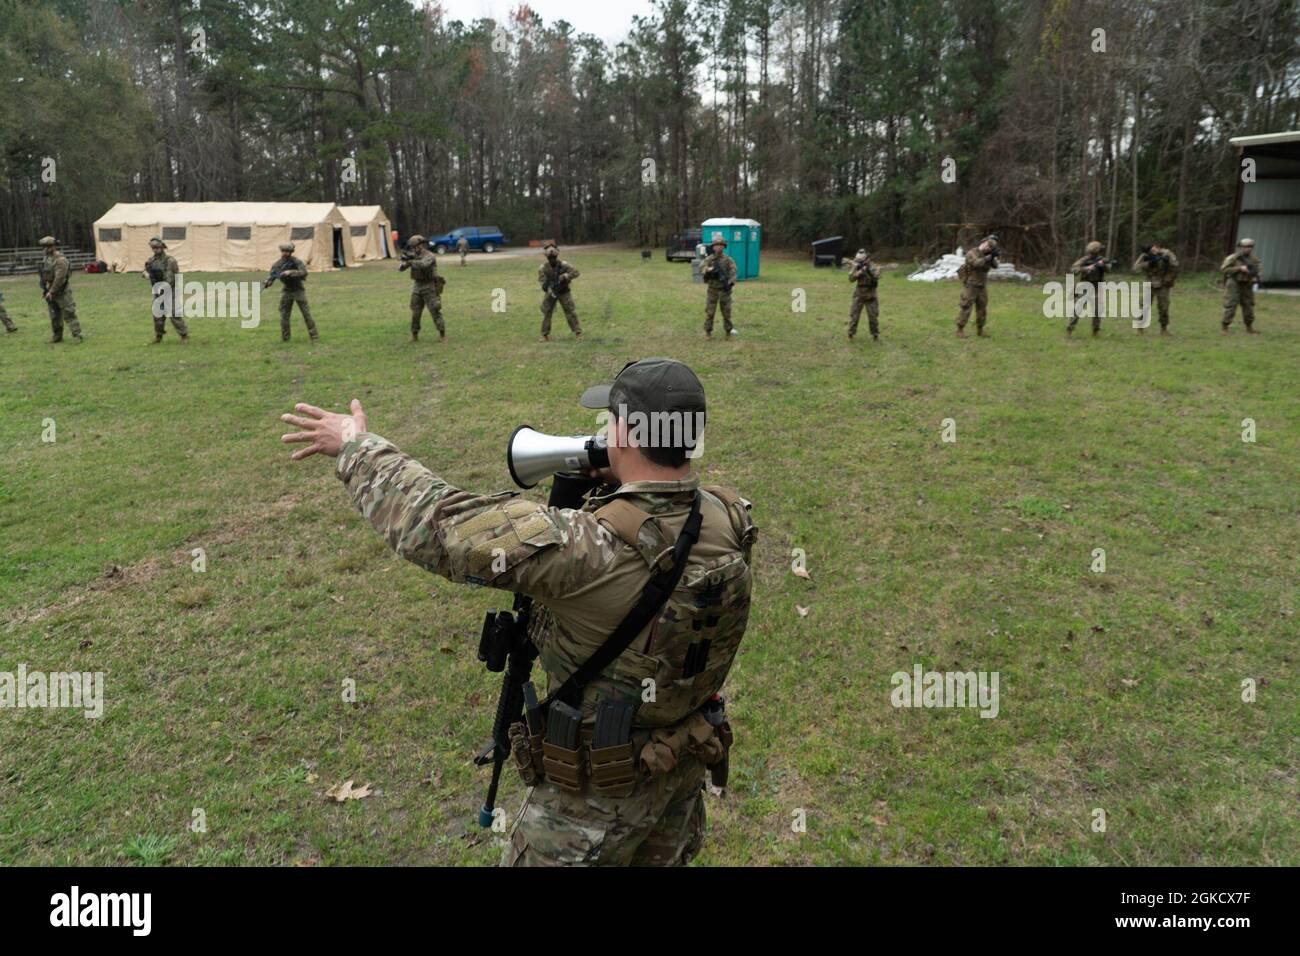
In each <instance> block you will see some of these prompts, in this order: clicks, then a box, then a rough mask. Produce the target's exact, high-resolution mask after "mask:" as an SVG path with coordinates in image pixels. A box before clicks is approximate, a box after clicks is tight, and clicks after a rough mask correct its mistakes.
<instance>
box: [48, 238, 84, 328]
mask: <svg viewBox="0 0 1300 956" xmlns="http://www.w3.org/2000/svg"><path fill="white" fill-rule="evenodd" d="M39 244H40V245H42V246H44V247H45V258H43V259H42V260H41V294H42V295H43V296H44V298H45V304H46V307H47V308H48V309H49V310H50V329H51V331H52V332H53V333H54V334H53V336H52V337H51V338H50V344H51V345H53V344H55V343H57V342H62V341H63V326H64V324H65V323H66V324H67V326H68V331H70V332H71V333H72V338H73V339H74V340H76V342H77V343H78V344H80V343H81V342H82V338H81V323H80V322H78V321H77V303H76V302H74V301H73V299H72V287H71V286H70V285H69V284H68V273H69V268H68V260H67V259H66V258H65V257H64V255H63V253H61V252H59V244H58V242H57V240H55V238H54V237H53V236H42V237H41V239H40V243H39Z"/></svg>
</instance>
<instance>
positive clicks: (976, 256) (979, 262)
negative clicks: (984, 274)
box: [966, 247, 993, 269]
mask: <svg viewBox="0 0 1300 956" xmlns="http://www.w3.org/2000/svg"><path fill="white" fill-rule="evenodd" d="M966 265H968V266H970V267H971V268H972V269H987V268H989V267H990V266H992V265H993V263H991V262H990V261H989V258H988V256H982V255H980V251H979V249H978V247H977V248H975V249H972V250H971V251H970V252H968V253H966Z"/></svg>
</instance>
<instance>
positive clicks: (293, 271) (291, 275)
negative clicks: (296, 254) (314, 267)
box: [280, 258, 307, 279]
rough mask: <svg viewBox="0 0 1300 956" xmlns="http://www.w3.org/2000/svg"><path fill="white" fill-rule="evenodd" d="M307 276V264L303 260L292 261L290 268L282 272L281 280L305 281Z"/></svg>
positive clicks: (290, 261)
mask: <svg viewBox="0 0 1300 956" xmlns="http://www.w3.org/2000/svg"><path fill="white" fill-rule="evenodd" d="M306 276H307V264H306V263H304V262H303V261H302V260H301V259H297V258H295V259H290V260H289V268H287V269H282V270H281V271H280V278H281V279H286V278H288V279H303V278H306Z"/></svg>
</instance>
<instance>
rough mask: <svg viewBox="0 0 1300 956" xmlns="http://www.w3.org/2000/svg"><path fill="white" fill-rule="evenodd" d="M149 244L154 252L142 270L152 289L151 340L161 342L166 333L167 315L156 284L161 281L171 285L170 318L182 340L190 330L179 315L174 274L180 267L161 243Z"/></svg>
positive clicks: (177, 289)
mask: <svg viewBox="0 0 1300 956" xmlns="http://www.w3.org/2000/svg"><path fill="white" fill-rule="evenodd" d="M150 245H151V246H152V247H153V249H154V254H153V257H152V258H150V259H149V261H148V262H146V263H145V265H144V271H145V272H146V273H147V274H148V276H149V282H150V283H151V284H152V285H151V288H153V290H154V291H153V295H154V301H153V305H152V307H151V309H150V314H151V315H152V316H153V340H154V342H161V341H162V338H163V336H164V335H166V334H167V319H168V316H167V315H166V314H164V313H165V312H166V310H165V309H163V307H162V303H161V302H160V301H159V300H160V299H161V298H162V292H161V291H160V290H159V289H158V284H159V283H160V282H161V283H166V284H167V285H169V286H171V289H172V292H171V295H172V307H171V316H170V318H171V320H172V325H174V326H176V331H177V332H179V333H180V336H181V341H182V342H184V341H186V340H187V339H188V338H189V337H190V330H189V329H188V328H187V327H186V325H185V318H184V316H182V315H181V312H182V309H181V298H180V292H181V290H180V289H179V288H178V287H177V285H176V276H177V274H178V273H179V272H180V267H179V266H178V265H177V264H176V260H175V259H174V258H173V257H172V256H169V255H167V251H166V250H167V247H166V246H165V245H163V244H161V243H159V244H158V245H154V244H153V243H150Z"/></svg>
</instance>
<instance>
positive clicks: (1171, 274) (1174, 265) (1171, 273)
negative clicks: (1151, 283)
mask: <svg viewBox="0 0 1300 956" xmlns="http://www.w3.org/2000/svg"><path fill="white" fill-rule="evenodd" d="M1165 255H1167V256H1168V257H1169V268H1168V269H1167V270H1166V272H1165V278H1166V279H1173V278H1176V277H1177V276H1178V269H1179V265H1178V257H1177V256H1176V255H1174V254H1173V253H1172V252H1170V251H1169V250H1168V249H1166V250H1165Z"/></svg>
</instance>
